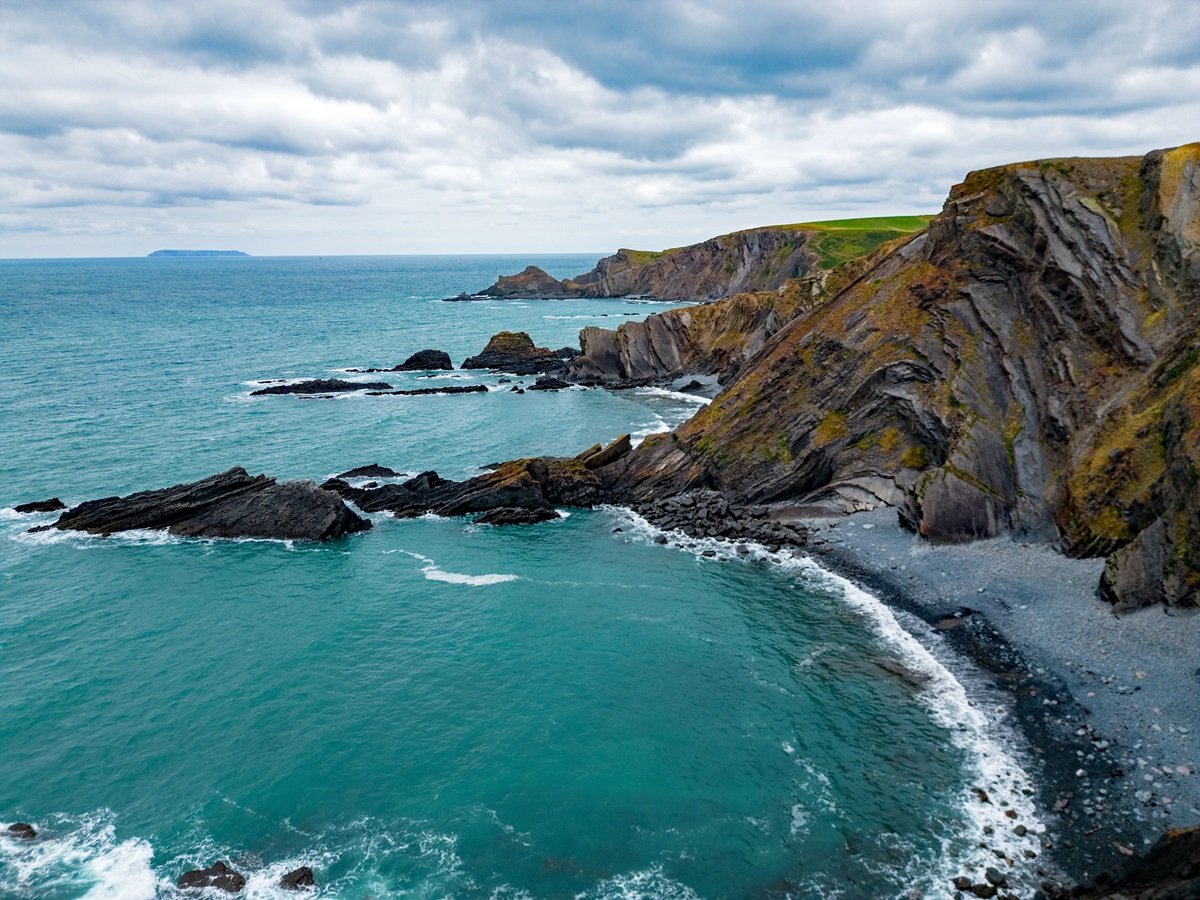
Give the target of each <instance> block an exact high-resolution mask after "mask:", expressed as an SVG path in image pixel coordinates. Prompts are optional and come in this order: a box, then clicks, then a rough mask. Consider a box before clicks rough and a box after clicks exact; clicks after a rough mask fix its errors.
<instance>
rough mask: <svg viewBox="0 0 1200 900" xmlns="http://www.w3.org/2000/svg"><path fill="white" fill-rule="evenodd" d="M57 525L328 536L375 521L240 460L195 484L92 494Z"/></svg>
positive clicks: (304, 484) (94, 530)
mask: <svg viewBox="0 0 1200 900" xmlns="http://www.w3.org/2000/svg"><path fill="white" fill-rule="evenodd" d="M53 527H55V528H58V529H60V530H69V531H86V532H89V533H91V534H112V533H114V532H119V531H130V530H132V529H135V528H148V529H154V530H166V531H169V532H171V533H172V534H178V535H183V536H186V537H225V538H237V537H257V538H276V539H282V540H289V539H290V540H310V541H323V540H328V539H330V538H337V537H341V536H342V535H344V534H352V533H354V532H358V531H366V530H367V529H368V528H370V527H371V522H370V520H369V519H364V518H362V517H361V516H359V515H357V514H355V513H354V512H353V511H352V510H351V509H350V508H349V507H348V506H346V504H345V503H344V502H343V501H342V499H341V497H339V496H338V495H337V494H336V493H333V492H331V491H326V490H322V489H320V488H318V487H317V486H316V485H315V484H313V483H312V482H311V481H285V482H283V483H282V484H279V483H276V481H275V479H274V478H268V477H267V476H265V475H255V476H251V475H249V474H248V473H247V472H246V470H245V469H243V468H241V467H240V466H239V467H237V468H233V469H230V470H229V471H228V472H223V473H221V474H220V475H213V476H211V477H209V478H205V479H202V480H200V481H195V482H192V483H190V484H178V485H175V486H174V487H169V488H162V489H161V490H155V491H142V492H140V493H136V494H130V495H129V496H128V497H106V498H104V499H101V500H89V501H87V502H86V503H81V504H79V506H76V507H75V508H74V509H71V510H69V511H68V512H65V513H63V514H62V515H61V516H60V517H59V519H58V521H57V522H56V523H55V524H54V526H53Z"/></svg>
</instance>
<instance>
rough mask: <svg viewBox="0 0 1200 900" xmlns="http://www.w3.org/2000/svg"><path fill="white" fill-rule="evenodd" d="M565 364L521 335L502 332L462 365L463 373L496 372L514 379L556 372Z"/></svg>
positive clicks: (523, 333) (527, 337)
mask: <svg viewBox="0 0 1200 900" xmlns="http://www.w3.org/2000/svg"><path fill="white" fill-rule="evenodd" d="M564 365H565V363H564V362H563V361H562V360H561V359H559V358H558V357H557V356H555V354H554V352H553V351H552V350H549V349H548V348H546V347H535V346H534V345H533V339H532V338H531V337H530V336H529V335H528V334H526V333H525V332H524V331H516V332H513V331H501V332H500V333H499V334H496V335H494V336H493V337H492V339H491V340H490V341H488V344H487V346H486V347H484V348H483V352H482V353H480V354H479V355H478V356H472V357H470V358H468V359H467V360H466V361H464V362H463V364H462V367H463V368H464V369H497V370H500V371H504V372H512V373H513V374H515V375H536V374H539V373H542V372H549V371H557V370H561V369H562V368H563V367H564Z"/></svg>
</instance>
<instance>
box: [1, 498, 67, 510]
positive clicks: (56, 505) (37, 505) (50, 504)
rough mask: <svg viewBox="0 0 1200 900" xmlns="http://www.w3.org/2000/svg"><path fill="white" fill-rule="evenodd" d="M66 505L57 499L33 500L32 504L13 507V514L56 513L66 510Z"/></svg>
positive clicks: (20, 504) (19, 504)
mask: <svg viewBox="0 0 1200 900" xmlns="http://www.w3.org/2000/svg"><path fill="white" fill-rule="evenodd" d="M66 508H67V504H65V503H63V502H62V501H61V500H59V499H58V498H57V497H51V498H50V499H49V500H34V501H33V502H32V503H18V504H17V505H16V506H14V507H13V512H19V513H23V514H28V513H45V512H58V511H59V510H60V509H66Z"/></svg>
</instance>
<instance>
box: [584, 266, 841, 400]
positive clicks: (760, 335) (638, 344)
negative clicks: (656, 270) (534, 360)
mask: <svg viewBox="0 0 1200 900" xmlns="http://www.w3.org/2000/svg"><path fill="white" fill-rule="evenodd" d="M825 280H826V279H825V276H824V275H823V274H822V275H818V276H813V277H811V278H808V279H805V280H799V279H797V280H793V281H790V282H788V284H787V285H785V286H784V287H783V288H781V289H779V290H777V291H771V292H760V293H755V294H739V295H738V296H736V297H731V298H729V299H727V300H721V301H719V302H717V303H713V304H710V305H707V306H694V307H688V308H685V309H673V310H668V311H667V312H662V313H654V314H653V315H650V316H647V317H646V319H645V320H644V321H642V322H626V323H624V324H622V325H621V326H620V327H619V328H617V330H616V331H611V330H608V329H605V328H596V327H589V328H585V329H583V331H581V332H580V333H579V341H580V345H581V346H582V348H583V352H582V354H581V355H579V356H578V357H576V358H575V359H573V360H571V364H570V366H569V367H568V368H567V374H566V375H565V376H564V377H565V378H566V379H567V380H569V381H574V382H577V383H580V384H604V385H615V384H630V383H650V382H656V381H665V380H669V379H672V378H676V377H678V376H680V375H712V374H717V375H720V376H722V377H723V378H724V379H726V380H728V379H729V378H732V377H733V376H734V375H735V374H736V373H737V371H738V370H739V369H740V368H741V366H742V365H743V364H744V363H745V361H746V360H747V359H749V358H750V357H752V356H753V355H754V354H755V353H757V352H758V351H759V350H760V349H762V347H763V345H764V344H765V343H766V341H767V339H768V338H770V337H771V335H773V334H775V333H776V332H777V331H779V329H780V328H782V327H783V326H784V325H786V324H787V323H788V322H789V321H791V320H792V319H793V318H794V317H795V316H796V315H798V314H799V313H801V312H804V311H807V310H811V309H813V308H814V307H815V306H816V305H818V304H819V303H820V302H822V301H823V300H824V299H825V287H824V285H825Z"/></svg>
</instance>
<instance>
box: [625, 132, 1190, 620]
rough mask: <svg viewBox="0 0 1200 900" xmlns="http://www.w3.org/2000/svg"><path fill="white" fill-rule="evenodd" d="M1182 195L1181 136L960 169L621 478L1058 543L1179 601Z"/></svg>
mask: <svg viewBox="0 0 1200 900" xmlns="http://www.w3.org/2000/svg"><path fill="white" fill-rule="evenodd" d="M1198 213H1200V145H1189V146H1185V147H1181V148H1177V149H1175V150H1170V151H1158V152H1155V153H1151V154H1149V155H1148V156H1146V157H1144V158H1138V157H1129V158H1123V159H1105V160H1083V159H1069V160H1047V161H1039V162H1031V163H1024V164H1018V165H1012V166H1005V167H1001V168H997V169H990V170H986V171H982V172H976V173H973V174H971V175H970V176H968V178H967V179H966V181H965V182H964V183H963V184H961V185H958V186H956V187H955V188H954V189H953V191H952V192H951V195H950V197H949V199H948V200H947V202H946V204H945V207H944V208H943V211H942V213H941V214H940V215H939V216H937V217H936V218H935V219H934V220H933V221H932V223H931V224H930V227H929V229H928V231H927V232H926V233H924V234H921V235H918V236H917V237H915V238H913V239H911V240H909V241H907V242H902V244H903V245H902V246H899V247H894V248H887V249H886V250H883V251H880V252H878V253H877V254H875V255H874V256H873V257H870V258H869V259H868V260H867V261H865V262H864V263H862V264H860V265H859V270H860V271H859V273H858V274H857V276H856V277H855V278H854V279H853V280H852V281H851V282H850V283H849V284H848V285H847V286H845V287H839V288H838V289H836V290H835V291H832V292H831V293H832V294H833V296H832V298H831V299H830V300H829V301H828V302H826V303H824V304H822V305H819V306H817V307H816V308H815V309H813V310H812V311H810V312H806V313H804V314H803V315H800V316H799V317H797V318H795V319H794V320H792V321H791V322H790V323H788V324H786V325H785V326H784V327H782V329H781V330H780V331H779V332H778V333H777V334H775V335H774V337H772V338H770V340H768V341H767V343H766V344H765V346H763V348H762V349H761V350H760V351H758V352H757V353H756V354H754V355H753V357H752V358H751V359H749V361H748V362H747V363H746V364H745V366H744V367H743V368H742V371H741V373H740V376H739V377H738V378H737V379H736V381H735V382H734V383H733V384H732V385H731V386H730V388H729V389H728V390H727V391H726V392H725V393H724V394H722V395H721V396H720V397H718V398H717V400H716V401H715V402H714V403H713V404H711V405H710V406H709V407H707V408H706V409H704V410H702V411H701V412H700V413H699V414H698V415H697V416H696V417H695V418H693V419H692V420H691V421H689V422H688V423H687V424H685V425H684V426H683V427H681V428H680V429H679V431H678V432H677V433H676V434H674V435H671V436H669V437H665V438H660V439H652V440H649V441H647V442H646V443H644V444H643V445H642V447H640V448H638V450H637V451H636V452H635V453H634V454H632V455H631V457H630V458H629V461H628V463H627V469H626V472H625V475H624V476H623V477H622V480H621V481H622V487H623V489H624V490H626V491H627V492H628V494H629V495H630V496H645V495H647V494H661V493H669V492H673V491H678V490H682V489H685V488H687V487H697V486H711V487H716V488H720V489H722V490H725V491H726V492H731V493H733V494H735V495H737V496H739V497H742V498H745V499H748V500H759V501H762V500H770V501H775V500H790V501H793V502H796V503H820V504H823V505H826V506H832V507H835V508H839V509H845V510H852V509H858V508H869V507H872V506H876V505H879V504H883V503H887V504H892V505H896V506H898V507H901V508H902V509H903V510H904V512H905V515H906V516H907V518H908V521H909V522H910V523H911V524H912V525H913V527H915V528H918V529H919V530H920V531H921V532H922V533H923V534H925V535H926V536H927V537H929V538H930V539H932V540H935V541H960V540H970V539H974V538H981V537H990V536H994V535H998V534H1011V535H1013V536H1014V537H1017V538H1020V539H1022V540H1028V539H1041V540H1051V539H1055V538H1060V537H1061V538H1062V539H1063V541H1064V544H1065V546H1066V547H1067V549H1068V551H1069V552H1072V553H1076V554H1080V555H1108V556H1109V566H1108V572H1107V573H1106V579H1105V585H1106V587H1105V589H1106V590H1107V591H1108V595H1109V596H1110V599H1113V600H1114V601H1116V602H1117V603H1118V604H1121V605H1136V604H1140V603H1144V602H1152V601H1154V600H1160V599H1161V600H1165V601H1167V602H1172V603H1192V604H1196V603H1200V593H1198V586H1200V551H1198V550H1197V541H1200V530H1198V528H1200V521H1198V519H1200V514H1198V513H1197V505H1198V504H1197V500H1196V486H1197V484H1198V478H1197V461H1198V458H1200V457H1198V455H1197V448H1198V445H1200V430H1198V429H1200V366H1198V360H1200V219H1198ZM618 351H619V348H618Z"/></svg>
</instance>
